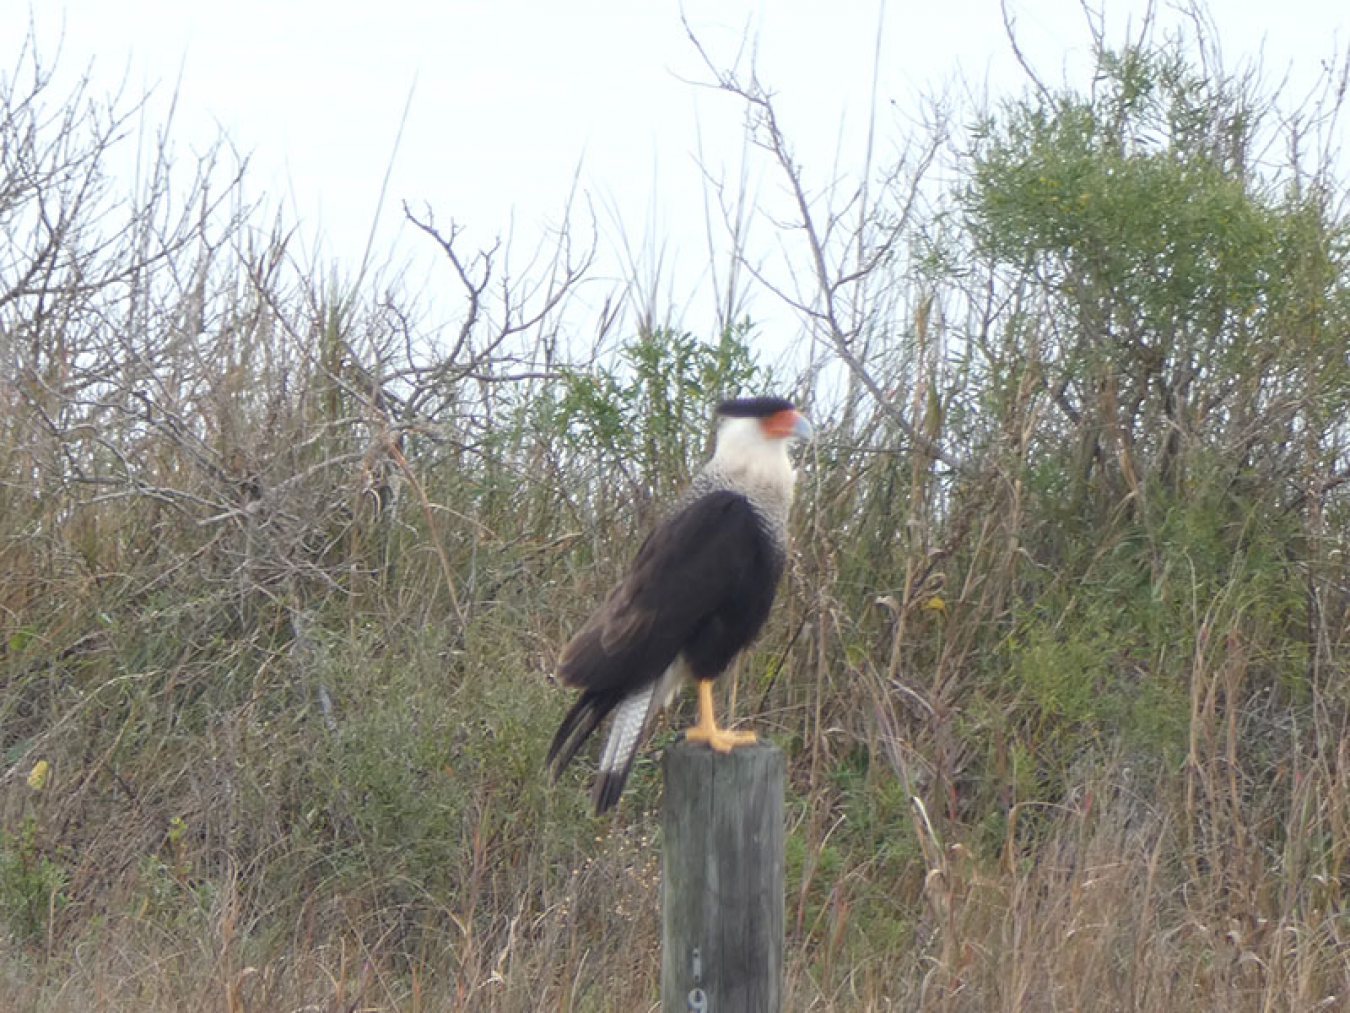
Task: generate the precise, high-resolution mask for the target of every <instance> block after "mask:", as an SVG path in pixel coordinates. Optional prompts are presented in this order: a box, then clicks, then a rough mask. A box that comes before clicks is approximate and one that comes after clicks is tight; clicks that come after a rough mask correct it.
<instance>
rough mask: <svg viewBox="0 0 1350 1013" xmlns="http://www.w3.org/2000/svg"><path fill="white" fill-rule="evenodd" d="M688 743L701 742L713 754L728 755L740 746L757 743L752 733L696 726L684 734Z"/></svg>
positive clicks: (756, 738) (755, 736) (756, 737)
mask: <svg viewBox="0 0 1350 1013" xmlns="http://www.w3.org/2000/svg"><path fill="white" fill-rule="evenodd" d="M684 737H685V738H686V739H688V740H689V741H690V742H702V743H705V744H707V746H708V747H709V748H710V749H712V750H713V751H714V752H718V753H729V752H731V751H732V750H733V749H736V748H738V747H740V746H752V745H754V744H755V743H756V742H758V741H759V737H758V736H757V735H756V734H755V733H754V732H733V731H729V730H727V729H725V728H700V727H698V726H697V725H696V726H694V727H693V728H690V729H689V730H688V731H687V732H685V733H684Z"/></svg>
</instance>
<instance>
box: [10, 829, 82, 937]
mask: <svg viewBox="0 0 1350 1013" xmlns="http://www.w3.org/2000/svg"><path fill="white" fill-rule="evenodd" d="M68 879H69V876H68V874H67V872H66V870H65V868H64V867H63V866H62V865H61V864H60V863H59V862H57V861H56V860H55V859H54V858H52V857H51V856H50V855H49V854H47V853H46V852H45V850H44V849H43V848H42V847H41V846H40V845H39V843H38V825H37V818H36V817H34V816H32V815H29V816H26V817H24V819H23V822H22V823H21V824H20V825H19V828H18V830H17V831H15V832H8V831H0V918H3V919H4V922H5V924H6V925H7V926H8V928H9V931H10V932H12V933H13V934H14V936H15V937H16V938H18V939H20V940H22V941H23V942H25V943H35V942H41V941H42V940H43V939H45V938H46V935H47V929H48V926H49V924H50V923H51V919H52V917H53V916H54V915H56V914H57V913H58V912H60V910H61V909H62V908H63V907H65V905H66V903H67V901H68V899H69V898H68V896H67V894H66V888H67V884H68Z"/></svg>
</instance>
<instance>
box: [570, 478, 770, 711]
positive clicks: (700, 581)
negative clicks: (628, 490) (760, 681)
mask: <svg viewBox="0 0 1350 1013" xmlns="http://www.w3.org/2000/svg"><path fill="white" fill-rule="evenodd" d="M773 555H775V553H774V552H773V549H772V546H771V545H770V544H769V540H768V538H767V536H766V535H765V533H764V531H763V528H762V527H761V525H760V523H759V521H758V520H757V518H756V516H755V512H754V510H753V509H752V508H751V506H750V504H749V502H748V501H747V500H746V499H745V497H744V496H741V495H740V494H739V493H734V492H730V491H719V492H713V493H709V494H707V495H705V496H702V497H700V498H699V499H697V500H695V501H693V502H692V503H690V504H689V505H687V506H686V507H684V509H682V510H680V511H679V512H678V513H676V514H674V515H673V516H671V517H669V518H667V519H666V520H665V521H664V522H663V523H662V524H661V525H660V526H659V527H657V528H656V530H654V531H653V532H652V533H651V535H650V536H649V537H648V538H647V541H646V542H644V543H643V546H642V548H641V550H639V552H638V555H637V559H636V560H634V562H633V569H632V571H631V572H630V573H629V574H628V576H627V577H626V578H624V580H623V582H622V583H620V584H619V586H618V587H616V588H615V589H614V591H613V592H612V593H611V594H610V596H609V597H608V598H607V599H606V600H605V603H604V604H603V605H602V606H601V607H600V609H599V610H598V611H597V612H596V613H595V615H593V616H592V617H591V618H590V620H589V621H588V622H587V623H586V625H585V626H584V627H582V629H581V631H580V632H579V633H577V635H576V636H575V637H573V638H572V640H571V642H570V643H568V645H567V647H566V648H564V650H563V653H562V658H561V659H560V661H559V663H558V674H559V676H560V677H561V679H562V680H563V681H564V682H566V683H567V684H569V685H571V686H576V687H578V688H581V689H585V690H588V691H591V692H593V693H594V692H600V693H608V692H612V691H619V692H620V693H622V692H624V691H631V690H634V689H637V688H640V687H642V686H645V685H647V684H648V683H650V682H653V681H654V680H656V679H657V678H659V677H660V675H661V673H662V672H664V671H665V670H666V667H667V666H669V665H670V663H671V662H672V661H674V660H675V657H676V655H677V654H679V653H680V651H681V650H683V649H684V648H685V647H686V646H688V645H689V644H690V643H691V642H695V641H697V639H698V638H699V637H700V636H702V635H704V634H705V632H706V630H707V628H708V627H709V625H710V624H718V623H724V622H725V616H726V614H727V613H728V612H731V613H733V614H738V613H739V612H740V611H743V609H742V608H741V607H740V606H739V604H738V603H743V602H745V601H749V600H757V599H759V598H760V597H762V596H763V595H764V593H765V590H766V589H765V588H762V587H758V586H756V583H757V582H762V581H765V580H767V581H768V587H767V596H768V597H767V600H768V601H772V598H773V589H774V585H775V584H776V583H777V577H778V572H779V570H781V560H780V561H779V563H778V566H777V567H772V566H769V567H767V568H766V566H765V563H766V561H767V560H768V557H770V556H773ZM763 611H764V612H765V613H766V614H767V602H766V604H765V608H764V609H763ZM760 622H762V617H761V618H760ZM758 625H759V623H756V624H755V627H756V628H755V629H754V630H751V631H750V636H753V635H754V633H755V632H757V630H758ZM746 639H749V638H748V637H747V638H746ZM728 660H729V659H728ZM712 674H716V673H712Z"/></svg>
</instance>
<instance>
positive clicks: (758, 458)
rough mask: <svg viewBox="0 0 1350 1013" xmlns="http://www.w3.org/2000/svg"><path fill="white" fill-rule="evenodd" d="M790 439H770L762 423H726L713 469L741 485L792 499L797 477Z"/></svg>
mask: <svg viewBox="0 0 1350 1013" xmlns="http://www.w3.org/2000/svg"><path fill="white" fill-rule="evenodd" d="M791 442H792V440H791V439H790V438H787V439H785V438H783V437H776V436H769V435H768V434H767V433H765V432H764V429H763V427H762V426H761V425H760V420H759V419H754V418H729V419H723V420H722V423H721V425H720V426H718V429H717V449H716V450H715V451H714V452H713V457H712V461H711V462H710V466H711V467H712V468H713V469H715V470H717V471H719V472H721V473H722V474H723V475H725V476H727V478H729V479H730V480H732V481H733V482H735V483H736V484H737V485H740V486H744V487H747V488H750V489H755V490H764V491H765V492H769V493H773V492H777V493H778V494H779V495H782V494H783V493H784V492H785V493H786V494H787V496H788V497H789V498H790V497H791V495H792V486H793V484H794V483H795V482H796V480H797V473H796V471H794V470H793V467H792V458H790V457H789V456H788V445H789V444H790V443H791Z"/></svg>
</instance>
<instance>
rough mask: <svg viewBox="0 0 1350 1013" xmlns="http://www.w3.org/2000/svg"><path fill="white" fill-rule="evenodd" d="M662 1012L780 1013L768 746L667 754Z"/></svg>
mask: <svg viewBox="0 0 1350 1013" xmlns="http://www.w3.org/2000/svg"><path fill="white" fill-rule="evenodd" d="M664 767H665V778H666V789H665V805H664V809H663V812H662V818H661V826H662V832H663V835H664V841H663V859H662V877H661V919H662V926H661V946H662V951H661V1009H662V1010H663V1013H686V1011H690V1010H693V1011H697V1013H780V1011H781V1010H782V1008H783V999H782V994H783V866H784V855H783V834H784V825H783V824H784V821H783V780H784V771H785V769H786V763H785V761H784V759H783V753H782V751H781V750H779V749H778V748H777V747H776V746H772V745H767V744H763V743H760V744H756V745H753V746H744V747H742V748H740V749H736V750H733V751H732V752H730V753H725V754H723V753H715V752H713V751H712V750H710V749H709V748H708V747H707V746H704V745H692V744H690V743H688V742H679V743H677V744H676V745H674V746H672V747H671V748H670V749H668V750H666V755H665V760H664Z"/></svg>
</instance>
